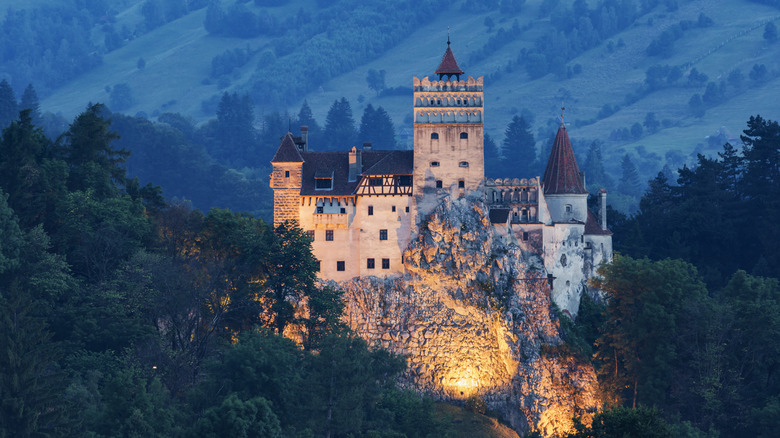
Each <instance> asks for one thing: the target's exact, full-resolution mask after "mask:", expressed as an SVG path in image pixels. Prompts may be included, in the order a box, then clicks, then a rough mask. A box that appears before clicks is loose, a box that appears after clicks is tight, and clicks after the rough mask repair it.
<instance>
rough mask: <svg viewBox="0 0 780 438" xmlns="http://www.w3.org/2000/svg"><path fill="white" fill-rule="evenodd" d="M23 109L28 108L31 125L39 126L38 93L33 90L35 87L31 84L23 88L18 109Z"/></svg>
mask: <svg viewBox="0 0 780 438" xmlns="http://www.w3.org/2000/svg"><path fill="white" fill-rule="evenodd" d="M25 109H29V110H30V118H32V123H33V125H35V126H41V108H40V102H39V100H38V93H36V92H35V88H33V86H32V84H30V85H28V86H27V88H25V89H24V94H22V100H21V102H19V110H20V111H21V110H25Z"/></svg>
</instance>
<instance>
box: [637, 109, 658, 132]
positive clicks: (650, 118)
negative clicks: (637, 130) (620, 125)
mask: <svg viewBox="0 0 780 438" xmlns="http://www.w3.org/2000/svg"><path fill="white" fill-rule="evenodd" d="M642 125H644V127H645V128H647V130H648V131H649V132H650V133H655V132H656V131H658V128H659V127H660V126H661V122H659V121H658V120H657V119H656V118H655V113H647V114H645V121H644V122H642Z"/></svg>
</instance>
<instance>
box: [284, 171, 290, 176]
mask: <svg viewBox="0 0 780 438" xmlns="http://www.w3.org/2000/svg"><path fill="white" fill-rule="evenodd" d="M284 177H285V178H289V177H290V171H289V170H285V171H284Z"/></svg>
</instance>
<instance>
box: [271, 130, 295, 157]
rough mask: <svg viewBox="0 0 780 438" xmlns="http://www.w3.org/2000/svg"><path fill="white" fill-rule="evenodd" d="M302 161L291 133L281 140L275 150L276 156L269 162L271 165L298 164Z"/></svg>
mask: <svg viewBox="0 0 780 438" xmlns="http://www.w3.org/2000/svg"><path fill="white" fill-rule="evenodd" d="M302 161H303V158H302V157H301V153H300V152H299V151H298V146H296V145H295V139H294V138H293V135H292V134H291V133H289V132H288V133H287V135H285V136H284V138H283V139H282V144H280V145H279V149H277V150H276V155H274V158H273V159H272V160H271V162H272V163H300V162H302Z"/></svg>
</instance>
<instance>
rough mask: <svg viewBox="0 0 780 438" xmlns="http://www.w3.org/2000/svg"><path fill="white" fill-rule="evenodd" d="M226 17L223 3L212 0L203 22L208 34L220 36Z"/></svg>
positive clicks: (218, 0)
mask: <svg viewBox="0 0 780 438" xmlns="http://www.w3.org/2000/svg"><path fill="white" fill-rule="evenodd" d="M226 16H227V14H225V10H224V9H222V2H221V1H220V0H211V1H210V2H209V6H208V8H207V9H206V19H205V21H204V22H203V27H204V28H206V31H207V32H208V33H210V34H213V35H219V34H221V33H222V32H223V27H224V22H225V17H226Z"/></svg>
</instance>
